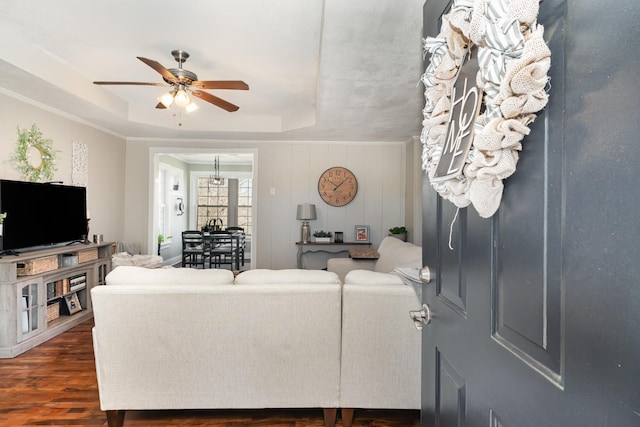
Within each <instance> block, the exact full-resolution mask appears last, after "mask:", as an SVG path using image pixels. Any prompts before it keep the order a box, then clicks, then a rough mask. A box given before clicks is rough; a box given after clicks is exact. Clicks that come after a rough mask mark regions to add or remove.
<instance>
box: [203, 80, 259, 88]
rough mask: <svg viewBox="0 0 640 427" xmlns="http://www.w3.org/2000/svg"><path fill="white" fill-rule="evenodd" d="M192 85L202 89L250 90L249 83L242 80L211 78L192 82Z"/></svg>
mask: <svg viewBox="0 0 640 427" xmlns="http://www.w3.org/2000/svg"><path fill="white" fill-rule="evenodd" d="M191 86H196V87H199V88H201V89H235V90H249V85H248V84H246V83H245V82H243V81H242V80H209V81H195V82H191Z"/></svg>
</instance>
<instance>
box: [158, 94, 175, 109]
mask: <svg viewBox="0 0 640 427" xmlns="http://www.w3.org/2000/svg"><path fill="white" fill-rule="evenodd" d="M158 101H159V102H160V103H161V104H162V105H164V106H165V107H166V108H169V107H171V104H173V93H171V92H167V93H165V94H164V95H162V96H161V97H160V98H158Z"/></svg>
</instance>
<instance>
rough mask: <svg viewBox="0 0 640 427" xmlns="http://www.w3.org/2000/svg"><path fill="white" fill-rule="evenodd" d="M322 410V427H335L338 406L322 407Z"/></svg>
mask: <svg viewBox="0 0 640 427" xmlns="http://www.w3.org/2000/svg"><path fill="white" fill-rule="evenodd" d="M323 411H324V427H335V425H336V415H337V414H338V408H323Z"/></svg>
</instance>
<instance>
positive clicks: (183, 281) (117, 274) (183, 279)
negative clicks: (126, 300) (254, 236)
mask: <svg viewBox="0 0 640 427" xmlns="http://www.w3.org/2000/svg"><path fill="white" fill-rule="evenodd" d="M106 282H107V285H111V286H114V285H119V286H121V285H156V286H162V285H174V284H178V285H231V284H233V273H232V272H231V271H230V270H218V269H204V270H198V269H195V268H160V269H148V268H144V267H136V266H129V265H122V266H119V267H116V268H115V269H113V270H112V271H111V272H110V273H109V274H107V277H106Z"/></svg>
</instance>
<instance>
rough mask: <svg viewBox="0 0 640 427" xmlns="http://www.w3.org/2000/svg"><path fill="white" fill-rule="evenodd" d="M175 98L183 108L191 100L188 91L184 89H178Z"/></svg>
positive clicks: (177, 103)
mask: <svg viewBox="0 0 640 427" xmlns="http://www.w3.org/2000/svg"><path fill="white" fill-rule="evenodd" d="M173 100H174V101H175V103H176V105H177V106H178V107H182V108H184V107H186V106H187V105H189V103H190V102H191V99H190V98H189V95H187V92H186V91H185V90H184V89H178V91H177V92H176V95H175V96H174V97H173Z"/></svg>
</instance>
